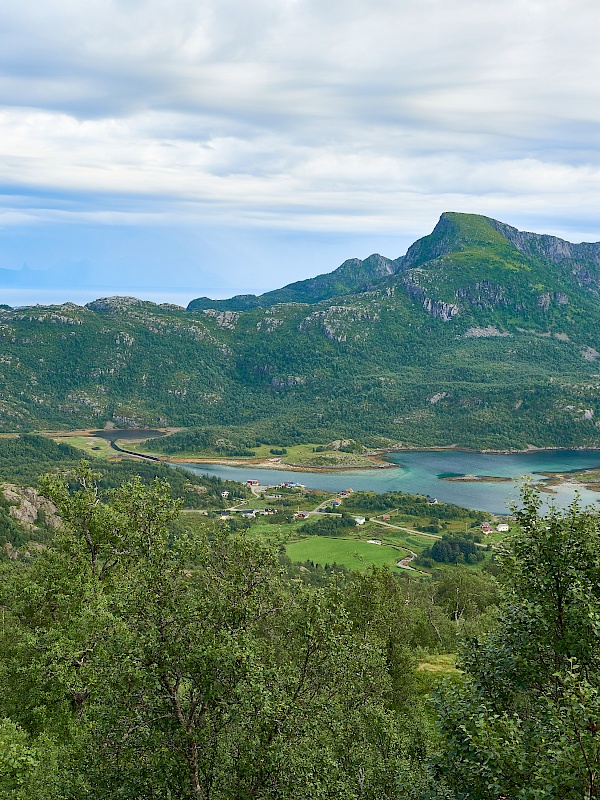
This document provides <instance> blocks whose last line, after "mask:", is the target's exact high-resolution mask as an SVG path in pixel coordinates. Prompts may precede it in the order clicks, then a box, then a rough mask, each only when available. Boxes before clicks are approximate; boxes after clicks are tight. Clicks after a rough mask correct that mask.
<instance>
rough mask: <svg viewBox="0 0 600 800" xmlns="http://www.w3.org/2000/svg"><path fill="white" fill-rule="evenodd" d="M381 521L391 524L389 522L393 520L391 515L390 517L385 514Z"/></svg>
mask: <svg viewBox="0 0 600 800" xmlns="http://www.w3.org/2000/svg"><path fill="white" fill-rule="evenodd" d="M381 519H382V520H383V521H384V522H389V521H390V520H391V517H390V515H389V514H384V515H383V516H382V517H381Z"/></svg>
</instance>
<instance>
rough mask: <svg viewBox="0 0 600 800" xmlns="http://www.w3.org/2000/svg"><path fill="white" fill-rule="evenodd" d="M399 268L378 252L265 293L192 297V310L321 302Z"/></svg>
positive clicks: (364, 286) (370, 283)
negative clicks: (223, 296)
mask: <svg viewBox="0 0 600 800" xmlns="http://www.w3.org/2000/svg"><path fill="white" fill-rule="evenodd" d="M397 270H398V262H396V261H392V260H391V259H389V258H385V257H384V256H380V255H378V254H377V253H374V254H373V255H372V256H369V257H368V258H365V260H364V261H361V260H360V258H350V259H348V261H344V263H343V264H342V265H341V267H338V268H337V269H336V270H334V271H333V272H328V273H326V274H325V275H317V277H316V278H308V279H307V280H305V281H296V282H295V283H288V285H287V286H284V287H283V288H282V289H275V290H274V291H272V292H265V294H261V295H255V294H238V295H236V296H235V297H231V298H229V300H211V299H210V298H209V297H199V298H198V299H197V300H192V301H191V302H190V304H189V305H188V307H187V310H188V311H197V310H199V309H204V308H222V309H227V310H229V311H246V310H247V309H249V308H269V307H270V306H274V305H276V304H277V303H319V302H320V301H321V300H330V299H331V298H333V297H339V296H340V295H344V294H351V293H353V292H358V291H367V290H368V289H370V288H372V287H373V286H374V284H375V283H376V282H377V281H378V280H380V279H381V278H384V277H386V276H387V275H393V274H394V273H395V272H397Z"/></svg>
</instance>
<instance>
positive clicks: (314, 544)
mask: <svg viewBox="0 0 600 800" xmlns="http://www.w3.org/2000/svg"><path fill="white" fill-rule="evenodd" d="M286 551H287V554H288V556H289V557H290V558H291V560H292V561H312V562H314V563H315V564H323V565H324V564H333V563H334V562H335V563H336V564H341V565H342V566H344V567H347V568H348V569H357V570H364V569H366V568H367V567H369V566H371V565H376V566H383V565H384V564H387V566H389V567H390V568H392V569H393V570H395V571H397V572H400V571H401V570H400V569H399V568H397V567H396V562H398V561H399V560H400V559H401V558H404V557H405V556H407V555H410V553H409V552H408V551H407V550H405V549H404V548H402V547H392V546H390V545H376V544H369V543H368V542H366V541H362V540H360V539H346V538H340V539H336V538H334V537H331V536H310V537H309V538H307V539H302V540H301V541H299V542H292V543H291V544H288V545H286Z"/></svg>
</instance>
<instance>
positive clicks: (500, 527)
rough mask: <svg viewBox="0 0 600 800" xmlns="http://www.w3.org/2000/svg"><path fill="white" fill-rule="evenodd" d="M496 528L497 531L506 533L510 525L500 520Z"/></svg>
mask: <svg viewBox="0 0 600 800" xmlns="http://www.w3.org/2000/svg"><path fill="white" fill-rule="evenodd" d="M496 530H497V531H498V533H508V532H509V530H510V527H509V526H508V525H507V524H506V522H501V523H500V524H499V525H498V527H497V528H496Z"/></svg>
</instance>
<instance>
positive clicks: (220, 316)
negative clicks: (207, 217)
mask: <svg viewBox="0 0 600 800" xmlns="http://www.w3.org/2000/svg"><path fill="white" fill-rule="evenodd" d="M0 337H1V338H0V384H1V386H2V389H1V390H0V429H2V430H17V429H27V428H33V427H42V426H43V427H46V428H47V427H51V426H81V425H100V424H103V423H104V422H106V421H108V420H110V421H112V422H114V423H116V424H117V425H175V426H185V427H195V428H201V429H202V430H203V431H205V433H203V434H202V437H200V438H201V439H202V440H203V441H204V440H205V439H206V437H209V438H210V437H213V439H214V440H215V441H217V440H219V441H221V440H223V441H225V440H226V441H229V442H235V448H237V449H238V450H247V449H248V448H250V449H251V447H252V446H253V443H256V441H259V440H260V441H264V442H267V443H269V442H270V443H272V444H273V445H284V444H286V443H291V442H293V441H313V442H328V441H331V440H333V439H338V438H344V437H348V438H352V439H356V440H358V441H361V442H363V443H368V444H371V445H375V444H379V445H382V446H383V445H392V444H395V443H397V442H403V443H404V444H410V445H418V446H425V445H434V444H437V445H449V444H457V445H462V446H469V447H476V448H493V449H502V448H511V447H514V448H524V447H527V446H528V445H535V446H575V445H576V446H583V445H587V446H600V428H599V427H598V426H599V425H600V400H599V396H600V244H598V243H596V244H588V243H583V244H571V243H569V242H565V241H563V240H562V239H558V238H556V237H552V236H545V235H539V234H535V233H526V232H522V231H518V230H517V229H515V228H513V227H511V226H509V225H506V224H505V223H502V222H498V221H496V220H493V219H490V218H487V217H483V216H478V215H474V214H456V213H446V214H442V216H441V218H440V220H439V222H438V224H437V225H436V227H435V228H434V230H433V231H432V233H431V234H429V235H428V236H425V237H423V238H422V239H419V240H418V241H417V242H415V243H414V244H413V245H412V246H411V247H410V248H409V249H408V251H407V253H406V255H404V256H402V257H401V258H397V259H388V258H385V257H383V256H379V255H373V256H370V257H369V258H367V259H365V260H364V261H361V260H360V259H351V260H349V261H346V262H344V264H342V266H341V267H339V268H338V269H336V270H334V271H333V272H331V273H328V274H325V275H319V276H317V277H315V278H311V279H308V280H305V281H299V282H296V283H293V284H289V285H288V286H284V287H283V288H281V289H277V290H275V291H272V292H267V293H266V294H263V295H259V296H254V295H246V296H238V297H235V298H231V299H230V300H221V301H215V300H210V299H207V298H199V299H198V300H195V301H193V302H192V303H190V306H189V307H188V309H187V310H184V309H182V308H180V307H178V306H172V305H168V304H163V305H155V304H153V303H147V302H142V301H140V300H137V299H136V298H103V299H100V300H97V301H95V302H94V303H90V304H88V306H87V307H85V308H82V307H79V306H75V305H73V304H66V305H63V306H51V307H47V308H40V307H39V306H38V307H35V308H31V309H18V310H10V309H4V310H0ZM203 437H204V438H203ZM232 446H233V445H232Z"/></svg>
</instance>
